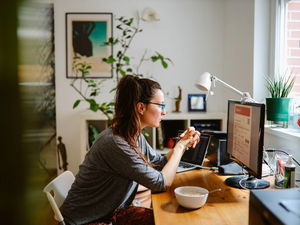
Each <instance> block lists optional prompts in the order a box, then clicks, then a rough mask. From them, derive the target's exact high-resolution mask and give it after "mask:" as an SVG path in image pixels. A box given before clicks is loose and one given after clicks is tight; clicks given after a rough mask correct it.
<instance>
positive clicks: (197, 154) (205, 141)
mask: <svg viewBox="0 0 300 225" xmlns="http://www.w3.org/2000/svg"><path fill="white" fill-rule="evenodd" d="M209 141H210V136H209V135H205V134H201V137H200V142H199V143H198V144H197V145H196V147H195V148H189V149H188V150H186V151H185V152H184V153H183V156H182V158H181V161H180V163H179V166H178V168H177V171H176V172H177V173H180V172H183V171H187V170H193V169H199V168H201V166H202V164H203V161H204V158H205V156H206V152H207V148H208V146H209Z"/></svg>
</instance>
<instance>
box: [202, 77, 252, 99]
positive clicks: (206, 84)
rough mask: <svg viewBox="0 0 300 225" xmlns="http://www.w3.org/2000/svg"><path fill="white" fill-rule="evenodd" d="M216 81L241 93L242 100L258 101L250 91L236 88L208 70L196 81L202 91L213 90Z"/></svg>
mask: <svg viewBox="0 0 300 225" xmlns="http://www.w3.org/2000/svg"><path fill="white" fill-rule="evenodd" d="M215 81H219V82H220V83H221V84H223V85H224V86H225V87H228V88H230V89H231V90H232V91H234V92H235V93H237V94H239V95H241V96H242V99H241V101H242V102H256V101H255V100H254V99H253V98H252V97H251V95H250V94H249V92H242V91H239V90H238V89H236V88H235V87H232V86H231V85H229V84H227V83H226V82H224V81H222V80H220V79H219V78H217V77H216V76H214V75H211V74H210V73H208V72H204V73H203V74H201V75H200V77H199V80H198V82H197V83H196V86H197V87H198V88H199V89H200V90H201V91H210V90H211V83H213V84H214V87H215V86H216V85H215Z"/></svg>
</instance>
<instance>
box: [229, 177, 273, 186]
mask: <svg viewBox="0 0 300 225" xmlns="http://www.w3.org/2000/svg"><path fill="white" fill-rule="evenodd" d="M225 183H226V184H227V185H228V186H230V187H236V188H246V189H263V188H267V187H269V186H270V182H269V181H266V180H263V179H257V178H256V177H254V176H234V177H229V178H227V179H226V180H225Z"/></svg>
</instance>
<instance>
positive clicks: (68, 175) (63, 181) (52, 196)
mask: <svg viewBox="0 0 300 225" xmlns="http://www.w3.org/2000/svg"><path fill="white" fill-rule="evenodd" d="M74 180H75V177H74V175H73V173H72V172H71V171H65V172H63V173H62V174H60V175H59V176H57V177H56V178H55V179H54V180H52V181H51V182H50V183H49V184H48V185H47V186H46V187H45V188H44V190H43V191H44V192H45V193H46V195H47V198H48V200H49V203H50V205H51V207H52V209H53V211H54V218H55V219H56V220H58V221H59V222H61V221H63V217H62V215H61V212H60V210H59V207H60V206H61V205H62V204H63V202H64V200H65V198H66V197H67V194H68V192H69V190H70V188H71V185H72V184H73V182H74Z"/></svg>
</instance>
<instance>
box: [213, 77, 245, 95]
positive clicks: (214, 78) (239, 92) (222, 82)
mask: <svg viewBox="0 0 300 225" xmlns="http://www.w3.org/2000/svg"><path fill="white" fill-rule="evenodd" d="M211 79H212V80H216V81H219V82H220V83H221V84H223V85H224V86H225V87H228V88H230V89H232V90H233V91H234V92H236V93H237V94H239V95H241V96H244V92H241V91H239V90H238V89H236V88H235V87H232V86H231V85H229V84H227V83H226V82H224V81H222V80H220V79H219V78H217V77H216V76H213V75H212V77H211Z"/></svg>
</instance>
